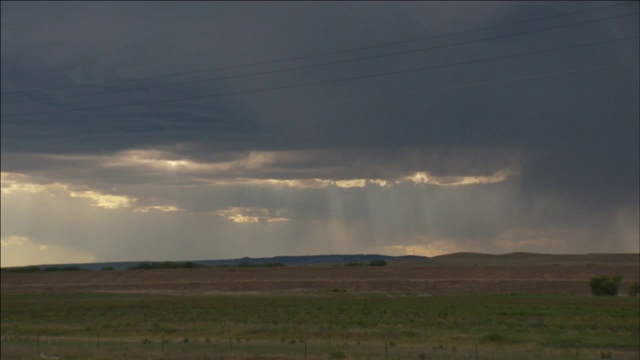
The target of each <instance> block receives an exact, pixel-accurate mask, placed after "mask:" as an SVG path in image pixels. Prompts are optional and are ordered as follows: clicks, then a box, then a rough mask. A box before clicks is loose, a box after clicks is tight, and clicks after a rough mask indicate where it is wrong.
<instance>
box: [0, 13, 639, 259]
mask: <svg viewBox="0 0 640 360" xmlns="http://www.w3.org/2000/svg"><path fill="white" fill-rule="evenodd" d="M0 17H1V29H0V30H1V45H0V46H1V66H0V68H1V92H2V97H1V103H2V107H1V108H2V113H1V148H0V160H1V172H2V174H1V180H2V195H1V196H2V198H1V200H2V201H1V204H2V209H1V235H0V236H1V245H2V248H1V254H2V258H1V264H2V266H22V265H33V264H53V263H83V262H110V261H143V260H144V261H160V260H163V261H164V260H172V261H186V260H201V259H228V258H240V257H245V256H249V257H269V256H277V255H317V254H356V253H358V254H360V253H364V254H374V253H376V254H387V255H409V254H410V255H423V256H436V255H440V254H447V253H453V252H482V253H493V254H501V253H510V252H535V253H553V254H556V253H578V254H581V253H618V252H638V251H639V248H640V245H639V230H638V229H639V228H640V223H639V222H640V221H639V216H640V211H639V196H640V192H639V185H638V184H639V182H640V181H639V168H640V165H639V153H640V149H639V134H640V126H639V123H640V121H639V118H640V106H639V100H638V99H639V98H640V94H639V85H638V84H639V71H638V69H639V63H638V61H639V59H638V58H639V45H638V44H639V42H638V35H639V21H638V19H639V15H638V2H633V1H630V2H617V1H616V2H608V1H605V2H121V3H117V2H32V1H28V2H20V1H16V2H14V1H11V2H9V1H3V2H2V3H1V13H0Z"/></svg>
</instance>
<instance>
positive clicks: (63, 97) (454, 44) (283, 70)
mask: <svg viewBox="0 0 640 360" xmlns="http://www.w3.org/2000/svg"><path fill="white" fill-rule="evenodd" d="M638 14H639V13H638V12H635V13H631V14H623V15H617V16H610V17H606V18H600V19H595V20H589V21H583V22H578V23H572V24H564V25H558V26H553V27H549V28H543V29H536V30H529V31H522V32H519V33H514V34H509V35H500V36H494V37H487V38H482V39H474V40H468V41H463V42H459V43H453V44H446V45H439V46H431V47H427V48H420V49H413V50H406V51H397V52H392V53H386V54H378V55H372V56H365V57H359V58H353V59H346V60H338V61H332V62H328V63H321V64H313V65H304V66H296V67H292V68H286V69H279V70H269V71H260V72H254V73H248V74H240V75H232V76H224V77H218V78H213V79H201V80H193V81H186V82H178V83H169V84H160V85H152V86H145V87H139V88H133V89H122V90H110V91H103V92H94V93H89V94H76V95H67V96H56V97H47V98H40V99H29V100H19V101H12V102H4V103H2V104H1V105H10V104H22V103H27V102H35V101H48V100H61V99H74V98H82V97H89V96H97V95H109V94H118V93H125V92H131V91H139V90H149V89H157V88H164V87H170V86H180V85H193V84H201V83H206V82H213V81H222V80H232V79H240V78H246V77H252V76H259V75H270V74H277V73H283V72H289V71H295V70H304V69H312V68H318V67H323V66H330V65H339V64H346V63H352V62H356V61H364V60H373V59H380V58H385V57H391V56H397V55H404V54H413V53H418V52H425V51H430V50H437V49H445V48H450V47H455V46H462V45H468V44H473V43H477V42H483V41H489V40H500V39H506V38H509V37H515V36H520V35H527V34H533V33H538V32H544V31H551V30H558V29H564V28H568V27H573V26H580V25H585V24H591V23H596V22H600V21H605V20H612V19H618V18H623V17H627V16H633V15H638Z"/></svg>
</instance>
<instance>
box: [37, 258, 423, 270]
mask: <svg viewBox="0 0 640 360" xmlns="http://www.w3.org/2000/svg"><path fill="white" fill-rule="evenodd" d="M395 259H400V260H402V259H421V260H425V261H426V260H428V258H426V257H421V256H413V255H408V256H389V255H379V254H356V255H302V256H274V257H264V258H252V257H243V258H239V259H221V260H189V262H192V263H196V264H201V265H206V266H210V267H216V266H238V265H240V264H242V263H251V264H265V263H281V264H283V265H286V266H301V265H344V264H348V263H350V262H356V263H364V262H369V261H373V260H387V261H390V260H395ZM164 261H165V260H157V261H156V260H153V261H149V260H141V261H120V262H101V263H81V264H45V265H35V266H40V267H41V268H46V267H55V266H76V267H79V268H81V269H86V270H101V269H103V268H106V267H110V268H113V269H114V270H124V269H128V268H130V267H132V266H134V265H136V264H138V263H141V262H164ZM172 262H176V263H179V262H186V261H181V260H172Z"/></svg>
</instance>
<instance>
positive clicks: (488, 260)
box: [36, 252, 640, 270]
mask: <svg viewBox="0 0 640 360" xmlns="http://www.w3.org/2000/svg"><path fill="white" fill-rule="evenodd" d="M373 260H386V261H387V262H388V263H389V265H390V266H518V265H525V266H560V265H587V266H588V265H602V264H607V265H620V266H640V254H638V253H611V254H594V253H590V254H540V253H528V252H513V253H506V254H486V253H473V252H457V253H452V254H445V255H438V256H434V257H425V256H416V255H404V256H389V255H380V254H353V255H339V254H334V255H302V256H274V257H261V258H252V257H243V258H238V259H221V260H190V261H189V262H192V263H196V264H201V265H206V266H209V267H219V266H238V265H240V264H242V263H251V264H265V263H281V264H283V265H286V266H308V265H344V264H348V263H351V262H354V263H366V262H370V261H373ZM141 262H163V261H162V260H160V261H155V260H154V261H148V260H141V261H121V262H101V263H80V264H77V263H76V264H45V265H36V266H39V267H40V268H41V269H43V268H47V267H56V266H75V267H79V268H81V269H86V270H102V269H103V268H107V267H108V268H113V269H114V270H123V269H128V268H130V267H132V266H134V265H137V264H138V263H141ZM172 262H175V263H180V262H186V261H181V260H172Z"/></svg>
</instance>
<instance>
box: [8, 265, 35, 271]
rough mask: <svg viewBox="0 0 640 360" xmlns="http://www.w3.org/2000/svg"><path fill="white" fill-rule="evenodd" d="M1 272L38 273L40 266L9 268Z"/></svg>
mask: <svg viewBox="0 0 640 360" xmlns="http://www.w3.org/2000/svg"><path fill="white" fill-rule="evenodd" d="M0 271H1V272H38V271H40V267H39V266H20V267H8V268H2V269H0Z"/></svg>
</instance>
